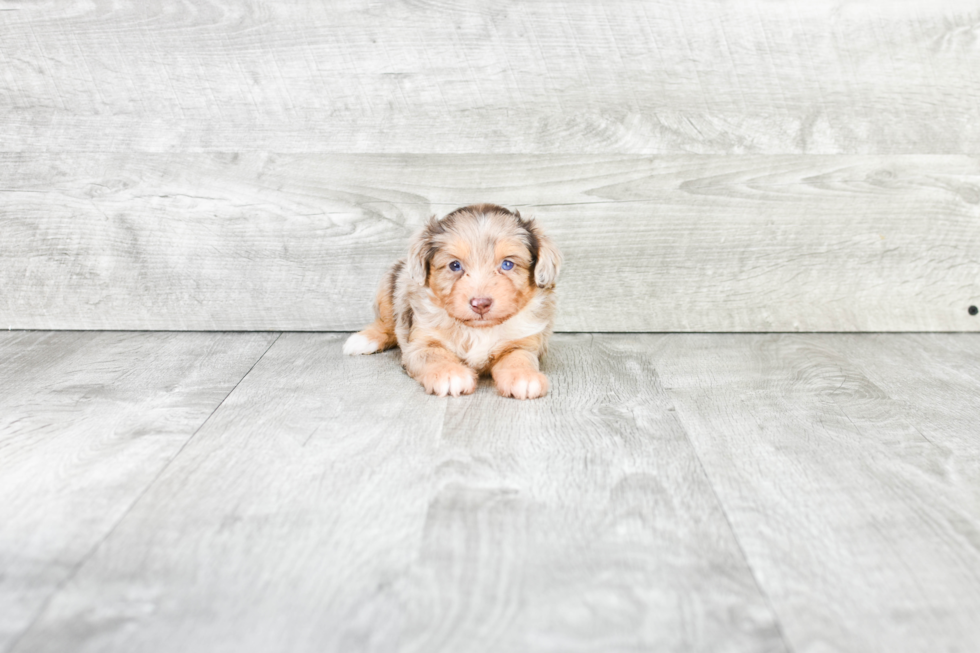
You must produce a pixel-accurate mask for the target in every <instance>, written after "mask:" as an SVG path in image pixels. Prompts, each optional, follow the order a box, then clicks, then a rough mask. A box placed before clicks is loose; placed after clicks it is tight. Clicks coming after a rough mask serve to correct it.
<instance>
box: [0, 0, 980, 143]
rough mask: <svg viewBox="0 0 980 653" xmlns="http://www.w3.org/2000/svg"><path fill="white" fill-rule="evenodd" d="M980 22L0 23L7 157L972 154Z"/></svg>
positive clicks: (35, 7)
mask: <svg viewBox="0 0 980 653" xmlns="http://www.w3.org/2000/svg"><path fill="white" fill-rule="evenodd" d="M976 11H977V9H976V3H975V2H969V1H966V0H945V1H944V2H941V3H936V2H919V1H912V2H884V1H867V2H849V3H840V2H836V1H831V0H816V1H812V2H806V3H798V2H770V1H765V0H749V1H746V2H737V3H732V2H722V1H719V0H700V1H697V2H682V1H679V0H672V1H668V2H658V3H646V2H637V1H635V0H612V1H610V0H590V1H586V2H578V1H576V2H566V1H563V0H543V1H541V2H522V1H520V0H505V1H503V2H495V3H490V4H482V5H481V4H479V3H468V2H443V1H439V2H436V1H430V0H398V1H394V2H384V3H378V2H373V1H370V0H357V1H353V2H351V1H347V0H345V1H343V2H341V1H340V0H332V1H327V2H312V1H310V0H293V1H288V2H258V1H245V2H242V1H238V0H234V1H233V0H212V1H209V2H187V3H167V2H142V1H137V0H123V1H118V2H107V1H101V0H100V1H94V2H93V1H90V0H68V1H64V2H52V1H47V2H31V3H24V2H17V1H14V0H0V34H2V35H3V37H2V39H0V124H3V126H4V127H3V132H2V134H0V150H5V151H24V152H29V151H35V152H36V151H64V150H69V151H132V150H138V151H154V152H164V151H188V150H192V151H202V150H207V151H243V150H272V151H280V152H338V153H347V152H358V153H370V152H386V153H405V152H407V153H467V152H510V153H556V154H557V153H567V154H581V153H587V152H592V153H610V152H613V153H633V154H669V153H724V154H740V153H764V154H783V153H852V154H918V153H935V154H956V153H965V154H970V153H975V152H977V151H980V121H978V120H977V119H976V116H977V106H978V102H980V66H976V65H975V64H976V60H977V54H978V48H980V45H978V43H980V42H978V40H977V38H976V24H977V13H976Z"/></svg>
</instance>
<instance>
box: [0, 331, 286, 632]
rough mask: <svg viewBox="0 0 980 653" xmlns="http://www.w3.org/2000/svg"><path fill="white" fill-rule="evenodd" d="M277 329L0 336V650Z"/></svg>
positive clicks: (113, 523)
mask: <svg viewBox="0 0 980 653" xmlns="http://www.w3.org/2000/svg"><path fill="white" fill-rule="evenodd" d="M273 337H274V336H272V335H269V334H235V335H232V334H159V333H153V334H147V333H144V334H123V333H0V497H2V500H0V650H4V651H6V650H8V647H9V646H11V645H12V644H13V642H14V641H16V639H17V637H18V635H19V634H20V633H22V631H23V630H24V629H25V628H27V627H28V626H29V625H30V624H31V623H32V621H33V620H34V619H35V618H36V616H37V614H38V612H39V611H40V610H41V609H43V607H44V606H45V605H46V603H47V601H48V600H49V599H50V598H51V596H52V594H53V593H55V592H56V591H57V590H58V589H59V588H60V587H62V586H63V585H64V584H65V583H66V582H68V581H69V580H70V579H71V578H72V576H73V575H74V573H75V572H76V571H77V569H78V567H79V566H80V565H81V564H82V563H83V562H84V561H85V559H86V558H87V557H88V556H89V555H90V554H91V552H92V551H93V550H94V549H95V548H96V547H97V546H98V545H99V544H100V542H101V541H102V539H103V538H105V537H106V536H107V535H108V534H109V533H110V532H111V531H112V529H113V528H114V527H115V526H116V524H117V523H118V522H119V520H120V519H122V518H123V516H124V515H125V514H126V513H127V512H128V510H129V509H130V508H131V506H132V505H133V502H134V501H135V500H136V499H137V497H139V496H140V495H141V494H142V493H143V492H144V491H145V490H146V488H147V487H149V486H150V485H151V484H152V483H153V481H154V479H155V478H156V477H157V475H158V474H159V473H160V471H161V470H162V469H164V468H165V467H166V466H167V464H168V463H169V462H170V461H171V460H172V459H173V458H174V456H175V455H176V454H177V452H178V451H179V450H180V449H181V447H182V446H184V445H185V444H186V443H187V441H188V440H189V439H190V438H191V436H192V435H193V434H194V432H195V431H196V430H197V429H198V428H199V427H200V426H201V425H202V424H203V423H204V422H205V420H207V418H208V416H209V415H210V414H211V413H212V412H213V411H214V409H215V408H217V407H218V405H219V404H220V403H221V400H222V399H224V397H225V396H227V395H228V393H229V392H230V391H231V390H232V389H233V388H234V387H235V384H236V383H238V381H239V380H240V379H241V378H242V377H243V376H244V375H245V373H246V372H247V371H248V369H249V368H250V367H251V366H252V364H253V363H254V362H255V361H256V360H258V358H259V357H260V356H261V355H262V353H263V351H265V349H266V348H267V347H268V346H269V345H270V344H271V342H272V340H273Z"/></svg>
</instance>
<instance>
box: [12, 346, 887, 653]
mask: <svg viewBox="0 0 980 653" xmlns="http://www.w3.org/2000/svg"><path fill="white" fill-rule="evenodd" d="M342 342H343V336H342V335H340V334H284V335H283V336H282V337H281V338H280V339H279V340H278V341H277V342H276V344H275V345H274V346H273V347H272V348H271V349H270V350H269V352H268V353H267V354H266V355H265V356H264V357H263V358H262V360H261V361H260V362H259V363H258V364H257V365H256V366H255V368H254V369H253V370H252V371H251V373H250V374H249V375H248V376H247V377H246V378H245V379H244V380H243V381H242V382H241V384H240V385H239V386H238V387H237V389H236V390H235V392H234V393H233V394H232V395H231V396H230V397H229V398H228V399H227V400H226V401H224V402H223V404H222V405H221V408H220V409H219V410H218V411H217V412H216V414H215V415H214V416H213V417H212V419H210V420H209V421H208V423H207V424H206V425H205V426H204V427H203V428H202V429H201V430H200V431H199V432H198V433H197V434H196V436H195V437H194V439H193V440H192V441H191V442H190V443H188V445H187V446H186V447H184V449H183V450H182V451H181V453H180V456H179V458H178V460H175V461H174V463H173V464H171V465H170V466H168V467H167V469H166V470H165V471H164V473H163V474H162V475H161V476H160V478H159V480H158V481H157V482H156V483H155V485H154V487H153V488H151V489H150V490H149V491H148V492H147V493H146V494H145V495H144V496H143V497H141V499H140V501H139V502H138V503H137V505H135V506H134V507H133V508H132V510H130V511H129V513H128V514H127V516H126V519H125V520H124V522H123V523H121V524H120V525H119V527H118V528H116V529H115V530H114V531H113V533H112V534H111V536H110V537H108V538H107V539H106V540H105V541H104V542H103V543H102V545H101V546H100V547H99V550H98V551H96V552H95V554H94V555H92V556H91V558H90V559H89V560H88V561H87V562H86V564H85V565H84V566H83V567H82V568H81V569H79V570H78V573H77V574H76V575H75V576H74V577H73V579H72V581H71V582H70V583H69V584H67V585H66V586H65V587H64V588H63V589H62V591H61V592H59V594H58V596H57V597H55V598H54V599H53V600H52V601H51V602H50V603H49V604H48V606H47V609H46V610H45V612H44V614H42V615H41V616H40V618H39V619H38V620H37V621H36V622H35V623H34V624H33V626H32V627H31V629H30V630H29V631H28V632H27V633H26V634H25V635H24V636H23V637H22V638H21V640H20V641H19V643H18V645H17V646H15V647H14V648H13V649H12V650H11V652H10V653H24V652H28V651H29V652H30V653H44V652H47V651H63V650H65V649H66V648H70V649H71V650H72V651H77V652H80V653H81V652H84V651H99V652H100V653H104V652H108V651H126V652H127V653H128V652H130V651H148V652H154V651H164V650H167V651H190V652H193V651H208V652H220V651H236V652H243V651H269V650H288V651H317V652H322V651H344V652H345V653H349V652H353V651H452V652H453V653H464V652H467V651H502V652H503V651H602V652H607V651H627V650H629V651H635V650H655V651H785V650H788V649H787V647H786V646H785V643H784V642H783V640H782V637H781V634H780V631H779V629H778V626H777V624H776V621H775V616H774V614H773V612H772V611H771V609H770V608H769V606H768V604H767V602H766V599H765V597H764V595H763V594H762V593H761V592H760V591H759V588H758V587H757V585H756V582H755V579H754V578H753V576H752V573H751V571H750V570H749V569H748V567H747V566H746V565H745V562H744V560H743V557H742V552H741V550H740V548H739V545H738V543H737V541H736V540H735V538H734V537H733V536H732V533H731V531H730V529H729V526H728V523H727V521H726V518H725V515H724V513H723V512H722V511H721V510H720V508H719V505H718V503H717V501H716V499H715V496H714V493H713V491H712V488H711V485H710V483H709V481H708V479H707V478H706V477H705V475H704V472H703V470H702V468H701V466H700V464H699V462H698V459H697V457H696V456H695V455H694V452H693V450H692V448H691V446H690V443H689V441H688V439H687V437H686V435H685V433H684V431H683V429H682V428H681V427H680V426H679V424H678V421H677V419H676V418H675V413H674V412H673V411H672V410H671V407H670V403H669V400H668V398H667V395H666V394H665V393H664V390H663V389H662V387H661V386H660V384H659V383H658V381H657V375H656V372H655V370H654V368H653V365H652V363H651V362H650V361H649V360H648V357H647V356H645V354H644V352H645V350H646V349H647V348H648V346H647V343H651V342H657V340H656V339H653V340H651V338H649V337H648V338H646V339H644V340H642V341H640V343H639V346H636V342H635V341H634V340H632V339H625V338H619V339H609V338H602V337H595V338H593V337H591V336H584V335H583V336H564V337H560V338H558V339H557V341H556V342H555V346H554V349H553V353H552V355H551V356H550V358H549V359H548V360H547V361H546V365H545V371H546V372H547V373H549V374H550V375H551V376H552V380H553V388H554V390H553V392H552V394H550V395H549V396H548V397H546V398H544V399H541V400H537V401H532V402H518V401H515V400H507V399H503V398H500V397H498V396H497V395H496V394H495V392H494V391H493V389H492V387H490V386H489V384H488V383H484V384H483V386H482V387H481V388H479V389H478V391H477V394H475V395H473V396H470V397H464V398H458V399H453V400H452V401H448V400H446V399H438V398H434V397H430V396H427V395H425V394H424V393H423V391H422V390H421V388H420V387H419V386H418V384H416V383H415V382H414V381H413V380H411V379H409V378H408V377H407V376H406V375H405V374H404V372H402V370H401V369H400V368H399V366H398V359H397V353H396V352H391V353H387V354H380V355H377V356H372V357H359V358H349V357H343V356H342V354H341V344H342ZM900 572H901V570H897V572H896V573H900Z"/></svg>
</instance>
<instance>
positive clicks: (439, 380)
mask: <svg viewBox="0 0 980 653" xmlns="http://www.w3.org/2000/svg"><path fill="white" fill-rule="evenodd" d="M476 381H477V376H476V372H474V371H473V370H471V369H470V368H468V367H466V366H465V365H457V364H448V365H433V366H432V367H430V368H429V369H427V370H426V371H425V372H424V373H423V374H422V376H420V377H419V383H421V384H422V386H423V387H424V388H425V391H426V392H428V393H429V394H431V395H439V396H440V397H445V396H446V395H452V396H454V397H458V396H459V395H468V394H472V393H473V391H474V390H476Z"/></svg>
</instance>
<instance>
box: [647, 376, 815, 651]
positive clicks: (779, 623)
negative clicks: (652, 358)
mask: <svg viewBox="0 0 980 653" xmlns="http://www.w3.org/2000/svg"><path fill="white" fill-rule="evenodd" d="M657 381H658V383H660V384H661V385H663V381H662V380H661V379H660V376H659V375H657ZM664 387H665V388H666V386H664ZM667 390H668V392H667V396H668V397H670V406H671V411H672V412H673V413H674V419H676V420H677V423H678V425H679V426H680V427H681V430H683V431H684V437H685V438H687V441H688V444H690V445H691V451H692V452H693V453H694V459H695V460H697V461H698V467H700V468H701V473H702V474H704V477H705V478H706V479H707V481H708V487H710V488H711V494H712V496H713V497H714V499H715V503H716V504H717V505H718V508H719V509H720V510H721V514H722V515H724V517H725V524H727V525H728V530H729V531H731V534H732V539H733V540H734V541H735V546H737V547H738V552H739V554H740V555H741V556H742V560H743V561H744V562H745V566H746V567H747V568H748V570H749V573H750V574H752V582H754V583H755V587H756V589H757V590H758V591H759V595H760V596H762V598H763V600H764V601H765V602H766V607H768V608H769V612H771V613H772V615H773V622H774V624H775V626H776V631H777V632H778V633H779V639H780V640H782V642H783V646H785V647H786V650H787V651H789V653H794V652H795V650H796V649H794V648H793V646H792V644H791V643H790V641H789V639H788V638H787V637H786V631H785V629H784V628H783V620H782V617H781V616H780V615H779V611H778V610H776V606H774V605H773V602H772V599H771V598H770V596H769V592H767V591H766V588H765V587H763V586H762V583H760V582H759V574H758V572H757V571H756V569H755V567H754V566H752V561H751V560H750V559H749V556H748V554H746V552H745V547H744V546H743V545H742V540H741V538H740V537H739V534H738V531H736V530H735V526H734V525H733V524H732V520H731V518H730V517H729V516H728V508H727V507H726V506H725V502H724V501H722V500H721V496H719V494H718V488H717V487H716V485H715V479H714V477H713V476H712V475H711V474H710V473H708V468H707V467H705V465H704V461H703V460H701V451H700V450H699V449H698V446H697V443H696V442H695V441H694V438H692V437H691V434H690V432H689V431H688V428H687V425H686V424H684V420H683V419H682V418H681V415H680V413H679V412H678V410H677V407H676V406H675V405H674V399H673V397H671V396H670V391H669V389H667Z"/></svg>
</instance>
